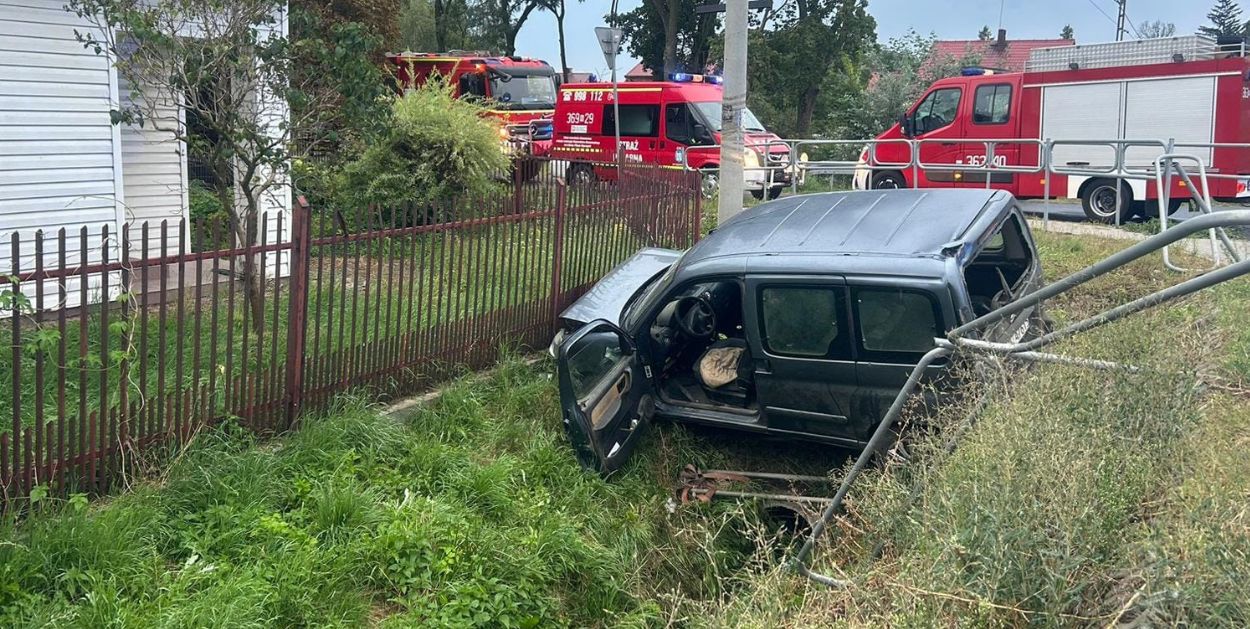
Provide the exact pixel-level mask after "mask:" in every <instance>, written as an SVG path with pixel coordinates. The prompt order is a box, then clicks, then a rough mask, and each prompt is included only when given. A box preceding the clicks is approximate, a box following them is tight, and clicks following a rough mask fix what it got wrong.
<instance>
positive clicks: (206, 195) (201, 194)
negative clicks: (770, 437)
mask: <svg viewBox="0 0 1250 629" xmlns="http://www.w3.org/2000/svg"><path fill="white" fill-rule="evenodd" d="M187 187H188V196H189V197H190V206H191V207H190V210H191V212H190V214H191V220H193V221H194V220H219V219H224V218H225V216H226V208H225V206H223V205H222V204H221V199H220V198H218V197H217V193H215V192H213V190H212V189H211V188H209V187H208V185H207V184H205V183H204V182H202V181H198V180H196V179H192V180H191V183H190V185H189V186H187Z"/></svg>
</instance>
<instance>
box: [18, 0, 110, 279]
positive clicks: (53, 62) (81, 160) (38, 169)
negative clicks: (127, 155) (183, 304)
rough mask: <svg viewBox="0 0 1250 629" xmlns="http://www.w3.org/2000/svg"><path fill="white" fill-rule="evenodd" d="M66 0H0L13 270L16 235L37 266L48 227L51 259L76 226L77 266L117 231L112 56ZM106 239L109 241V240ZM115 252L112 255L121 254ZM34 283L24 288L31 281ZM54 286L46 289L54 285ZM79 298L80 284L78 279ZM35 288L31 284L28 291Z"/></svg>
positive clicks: (70, 245)
mask: <svg viewBox="0 0 1250 629" xmlns="http://www.w3.org/2000/svg"><path fill="white" fill-rule="evenodd" d="M64 4H65V3H64V1H63V0H0V241H3V244H2V245H0V273H4V274H8V273H10V272H11V271H12V268H13V261H12V256H11V251H12V245H11V242H12V237H13V235H14V233H16V234H17V235H18V237H19V239H20V240H21V242H22V245H21V252H22V255H21V266H22V267H23V269H31V268H33V266H34V239H35V233H36V232H37V231H42V232H43V235H44V264H45V266H51V265H53V264H54V263H55V261H56V259H57V255H58V247H57V233H58V231H59V230H60V229H61V228H65V229H66V231H67V241H66V249H67V252H68V256H67V257H68V259H69V262H70V264H77V263H79V262H80V261H81V257H80V255H81V253H80V247H79V245H80V239H79V234H80V230H81V229H82V228H83V227H84V226H85V227H86V228H87V229H88V232H89V233H90V234H91V235H92V236H91V237H90V238H89V239H88V241H87V242H88V245H89V246H88V260H89V261H90V262H96V261H98V260H100V258H101V255H102V253H103V251H102V248H101V244H100V243H101V242H102V238H101V231H102V230H103V229H104V228H107V229H109V231H110V233H113V234H116V230H117V228H118V225H119V215H120V208H119V203H120V202H121V201H122V200H123V193H122V190H121V175H122V165H121V151H120V140H119V137H120V130H119V129H118V128H117V127H115V126H114V125H113V124H112V121H111V119H110V116H109V112H110V110H112V109H114V108H116V106H117V105H116V103H117V99H118V90H117V82H116V73H115V72H113V71H112V69H111V67H110V64H109V61H108V59H107V58H105V57H103V56H101V55H97V54H96V53H95V51H94V50H88V49H85V48H83V46H82V44H81V43H79V42H78V41H77V39H76V38H75V35H74V30H75V29H78V30H79V31H80V32H86V31H87V30H88V28H89V27H88V25H87V24H86V23H84V22H83V21H82V20H80V19H79V18H78V17H77V16H75V15H74V14H72V13H69V12H67V11H65V10H64ZM104 242H107V241H104ZM115 254H116V251H115V250H114V251H113V252H112V254H111V255H115ZM27 288H30V287H24V289H27ZM49 288H50V287H45V290H48V289H49ZM69 288H70V290H71V292H72V294H73V297H72V301H74V302H75V303H76V300H77V294H78V287H77V285H76V284H75V285H74V286H71V287H69ZM28 292H29V291H28Z"/></svg>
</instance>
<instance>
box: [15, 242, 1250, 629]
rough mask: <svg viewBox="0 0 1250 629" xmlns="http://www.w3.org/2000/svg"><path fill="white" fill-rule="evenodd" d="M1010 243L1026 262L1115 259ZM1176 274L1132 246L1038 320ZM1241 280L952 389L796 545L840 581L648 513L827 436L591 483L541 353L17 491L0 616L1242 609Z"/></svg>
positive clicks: (716, 442) (855, 622) (641, 466)
mask: <svg viewBox="0 0 1250 629" xmlns="http://www.w3.org/2000/svg"><path fill="white" fill-rule="evenodd" d="M1039 240H1040V241H1041V245H1042V248H1043V253H1044V264H1045V265H1046V267H1047V272H1048V275H1049V276H1050V277H1052V278H1053V277H1057V276H1059V275H1062V274H1065V273H1067V272H1070V271H1072V270H1075V269H1076V268H1079V267H1081V266H1083V265H1085V264H1087V263H1089V262H1091V261H1093V260H1096V259H1098V258H1099V257H1102V256H1104V255H1106V254H1107V253H1109V252H1110V251H1112V250H1115V249H1118V248H1120V247H1122V243H1114V242H1105V241H1099V240H1096V239H1090V238H1077V237H1067V236H1053V235H1041V236H1040V237H1039ZM1176 280H1177V277H1176V276H1175V275H1173V274H1169V273H1166V272H1164V271H1162V270H1161V265H1160V263H1159V260H1158V259H1157V258H1152V259H1149V260H1144V261H1141V262H1140V263H1137V264H1135V265H1133V266H1132V267H1131V268H1130V270H1128V271H1126V272H1124V273H1120V274H1117V275H1115V276H1111V277H1107V278H1103V279H1100V280H1097V281H1095V282H1094V283H1092V284H1090V285H1089V286H1087V287H1086V288H1084V289H1082V290H1080V291H1079V292H1077V293H1075V294H1073V295H1071V296H1069V297H1066V298H1064V299H1062V300H1059V301H1058V302H1056V303H1055V304H1053V306H1052V308H1051V313H1052V314H1053V315H1054V316H1055V317H1056V318H1057V319H1059V320H1061V321H1071V320H1074V319H1076V318H1078V317H1081V316H1083V315H1087V314H1089V313H1092V312H1094V311H1096V310H1097V309H1100V308H1103V307H1106V306H1107V305H1110V304H1114V303H1117V302H1119V301H1121V300H1123V299H1124V298H1126V297H1128V296H1130V295H1138V294H1141V293H1143V292H1145V291H1147V290H1150V289H1152V288H1156V287H1159V286H1162V285H1164V284H1169V283H1172V282H1175V281H1176ZM1248 298H1250V283H1247V282H1246V281H1244V280H1243V281H1239V282H1237V283H1234V284H1229V285H1226V286H1223V287H1221V288H1220V289H1218V290H1216V291H1212V292H1209V293H1205V294H1203V295H1200V296H1198V297H1195V298H1193V299H1189V300H1186V301H1184V302H1180V303H1177V304H1173V305H1172V306H1169V307H1167V308H1164V309H1159V310H1156V311H1152V312H1150V313H1148V314H1145V315H1143V316H1140V317H1137V318H1133V319H1129V320H1126V321H1123V322H1120V323H1116V324H1113V325H1111V326H1108V327H1107V328H1104V329H1102V330H1100V331H1098V332H1096V333H1094V334H1091V335H1088V336H1085V337H1082V338H1080V339H1075V340H1073V341H1070V342H1067V343H1065V344H1063V346H1061V347H1059V348H1057V349H1058V350H1059V351H1063V352H1066V353H1071V354H1075V355H1083V356H1093V357H1100V358H1111V359H1118V360H1128V361H1131V362H1134V363H1136V364H1139V365H1142V366H1144V367H1147V368H1148V369H1147V371H1146V372H1144V373H1142V374H1139V375H1126V374H1121V373H1105V372H1090V371H1085V370H1079V369H1074V368H1067V367H1054V366H1048V367H1038V368H1034V369H1031V370H1025V371H1020V370H1012V371H1005V372H999V371H996V370H992V371H991V372H990V375H989V376H987V377H985V378H983V379H982V380H979V381H977V382H973V383H970V384H969V385H968V386H969V389H968V393H969V395H968V396H965V397H966V400H965V401H964V402H958V403H952V404H950V405H948V406H944V407H943V408H942V409H940V411H939V413H938V415H937V416H936V417H935V418H933V419H932V420H931V422H930V423H929V424H928V426H927V428H926V429H923V430H921V429H918V430H915V431H914V432H913V433H912V436H911V438H910V441H909V443H908V448H909V451H910V453H911V462H910V464H908V465H905V466H903V465H888V466H884V467H876V468H873V469H871V470H870V471H869V472H868V473H867V474H866V476H865V477H864V478H863V479H861V481H860V482H859V483H858V484H857V485H856V486H855V487H854V488H853V489H852V491H851V494H850V498H849V502H848V510H847V513H846V515H845V517H844V518H843V519H841V520H839V522H838V524H837V526H836V527H835V530H834V531H833V532H832V535H831V536H830V537H828V538H826V540H825V542H824V543H823V544H822V545H821V547H820V548H819V550H818V553H817V558H816V567H817V568H818V569H820V570H823V571H826V572H829V573H832V574H836V575H841V576H845V577H849V578H852V579H853V581H854V585H853V587H851V588H850V589H848V590H845V591H842V590H828V589H824V588H820V587H817V586H813V585H812V584H810V583H809V582H807V581H805V580H803V579H801V578H799V577H797V576H796V575H794V574H793V573H792V572H790V571H788V570H786V569H785V568H784V567H783V563H782V562H783V559H784V557H785V556H786V554H787V553H788V552H790V551H792V550H793V547H792V546H788V545H787V544H788V542H787V541H786V540H785V539H784V538H777V537H775V536H774V535H773V530H772V528H771V527H772V526H774V525H773V524H771V523H769V522H768V521H766V520H764V519H762V518H761V517H759V515H758V514H757V512H756V511H755V509H754V508H753V506H752V505H737V504H733V503H728V502H717V503H714V504H713V505H710V506H701V505H697V506H679V507H677V508H675V509H673V510H672V512H670V509H669V508H668V505H667V501H668V497H669V495H670V492H671V487H672V484H673V482H674V479H675V476H676V473H677V470H678V469H679V468H680V466H681V465H682V464H685V463H691V462H693V463H696V464H697V465H699V466H700V467H703V468H705V469H707V468H714V467H720V468H729V469H735V468H736V469H767V470H770V471H792V472H799V473H820V472H821V471H823V470H825V469H828V468H829V467H831V466H832V467H837V466H838V465H841V464H842V462H843V461H845V458H844V456H842V453H839V452H838V451H833V450H828V449H823V448H816V447H809V446H803V445H801V444H792V443H782V444H761V443H760V442H758V440H754V439H751V440H744V439H741V437H737V436H735V435H731V434H726V435H720V434H715V433H711V432H708V431H693V430H687V429H683V428H680V427H673V426H667V425H661V426H659V427H658V429H657V430H655V431H653V432H652V433H651V435H650V436H648V437H647V439H646V440H645V442H644V443H643V444H642V445H641V446H640V447H639V449H638V451H637V455H636V458H635V459H634V460H633V461H632V462H631V463H630V464H629V465H627V466H626V468H625V469H623V470H622V471H621V472H619V473H618V474H617V475H615V476H614V477H613V478H611V479H609V480H607V481H604V480H602V479H599V478H597V477H594V476H591V475H588V474H585V473H583V472H582V471H581V470H580V469H578V468H577V466H576V464H575V463H574V459H573V456H572V453H571V451H570V450H569V448H568V446H567V445H566V443H565V440H564V437H563V435H562V432H561V428H560V423H559V422H560V420H559V409H558V406H557V402H556V395H555V391H554V386H553V384H552V381H551V380H550V376H549V375H548V374H549V370H550V368H551V366H550V364H548V363H540V364H538V365H537V366H526V365H525V364H523V363H519V362H517V361H515V360H509V361H506V362H505V363H504V364H503V365H502V366H501V367H500V368H499V369H498V370H497V371H496V372H494V373H492V374H489V375H486V376H482V377H476V378H468V379H465V380H463V381H460V382H458V383H456V384H455V385H453V386H452V387H451V388H450V389H449V390H448V391H447V393H446V394H445V395H443V396H442V397H441V398H439V399H438V400H437V401H435V402H433V403H432V404H430V405H429V406H427V407H424V408H421V409H419V410H416V411H414V412H411V413H409V414H407V415H405V416H403V417H399V418H397V419H390V418H384V417H379V416H378V415H377V414H376V413H375V412H374V411H373V410H371V409H369V408H367V407H365V406H363V405H362V404H360V403H359V402H344V403H343V405H342V406H341V407H339V408H337V409H335V410H334V411H333V412H331V413H328V414H326V415H325V416H322V417H317V418H315V419H309V420H308V421H307V422H306V424H305V426H304V427H303V429H302V430H301V431H300V432H298V433H297V434H294V435H292V436H290V437H287V438H284V439H282V440H279V441H276V442H272V443H269V444H256V443H254V442H253V441H252V438H251V437H249V436H247V434H246V433H245V432H244V431H242V430H239V429H236V428H233V427H232V426H230V425H227V426H226V427H224V428H223V429H221V430H218V431H214V432H212V433H209V434H205V435H203V436H201V438H200V439H199V442H198V443H197V444H196V445H195V447H193V448H192V449H191V450H190V451H189V452H188V453H186V454H185V455H184V456H182V457H181V458H180V459H179V460H178V461H177V462H176V463H175V464H174V465H173V466H172V467H171V468H170V469H169V471H168V473H167V474H165V475H163V476H162V477H161V478H159V479H156V480H154V481H152V482H145V483H141V484H139V485H137V486H136V487H135V488H134V489H133V490H132V491H130V492H128V493H125V494H123V495H121V496H119V497H116V498H114V499H111V500H109V501H107V502H102V503H100V504H97V505H95V506H88V505H87V504H86V503H85V501H83V500H80V499H75V500H71V501H69V502H68V503H63V502H61V501H56V500H52V499H50V498H44V499H43V500H41V501H40V502H38V503H36V504H35V511H36V513H34V514H33V515H31V516H30V517H28V518H27V519H26V520H25V521H23V522H20V523H12V522H10V523H8V524H7V525H6V526H5V529H4V530H3V532H0V624H5V625H13V626H31V625H43V624H57V625H67V626H102V625H107V624H115V625H127V626H129V625H133V626H149V625H165V626H173V625H177V626H183V625H207V624H214V625H222V626H236V625H243V626H250V625H256V626H272V625H281V626H291V625H318V626H322V625H352V626H355V625H361V624H370V625H380V626H388V627H390V626H394V627H408V626H560V625H565V626H578V627H581V626H666V625H680V626H746V627H770V628H771V627H778V626H830V625H834V626H856V627H859V626H914V627H928V626H934V625H940V626H964V625H974V626H1019V625H1026V624H1028V625H1033V624H1036V625H1043V626H1072V625H1082V626H1083V625H1101V626H1106V625H1109V624H1115V623H1124V624H1127V623H1130V622H1133V621H1137V622H1141V623H1144V624H1150V625H1175V624H1188V625H1192V626H1204V627H1205V626H1230V627H1238V626H1245V625H1246V624H1247V622H1248V621H1250V603H1248V602H1247V601H1250V585H1248V584H1250V561H1247V560H1248V559H1250V525H1247V520H1246V517H1247V516H1246V511H1245V497H1246V496H1247V495H1250V464H1248V463H1247V459H1246V457H1245V456H1244V450H1245V447H1246V437H1245V435H1246V434H1247V429H1250V413H1248V412H1247V411H1246V408H1247V407H1246V389H1247V385H1248V384H1250V331H1247V330H1246V328H1245V325H1244V321H1245V318H1246V314H1247V312H1246V310H1247V308H1246V303H1247V299H1248ZM1199 376H1200V377H1201V380H1202V381H1204V382H1207V383H1211V386H1207V387H1199V388H1195V387H1194V386H1193V384H1194V383H1195V381H1196V380H1197V379H1198V377H1199ZM979 392H985V393H988V394H989V395H990V403H989V404H988V406H987V407H986V409H985V410H984V412H983V413H982V414H981V415H980V416H979V421H978V422H977V423H975V424H974V425H973V427H972V428H970V429H969V430H967V431H966V432H965V433H963V435H962V437H961V438H960V441H959V447H958V448H957V449H956V450H955V451H954V452H953V453H948V452H947V451H946V450H945V449H944V448H943V447H942V446H943V444H944V443H945V442H946V440H947V439H948V438H949V437H950V436H951V435H952V434H953V433H952V431H953V430H955V428H954V426H955V425H957V424H959V423H962V422H963V420H964V418H965V415H966V412H967V407H968V405H969V404H971V398H972V397H973V396H974V394H977V393H979ZM913 491H915V492H916V495H917V499H916V500H915V502H914V503H913V502H911V501H910V500H908V497H909V495H910V494H911V493H912V492H913ZM879 542H880V543H882V553H881V558H880V559H879V560H877V561H869V560H868V559H867V557H869V556H870V553H871V551H872V549H873V548H874V546H876V545H877V544H878V543H879Z"/></svg>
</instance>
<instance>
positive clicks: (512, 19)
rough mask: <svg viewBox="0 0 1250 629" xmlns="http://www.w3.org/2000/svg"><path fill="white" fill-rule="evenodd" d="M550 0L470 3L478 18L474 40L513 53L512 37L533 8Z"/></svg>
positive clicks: (481, 1)
mask: <svg viewBox="0 0 1250 629" xmlns="http://www.w3.org/2000/svg"><path fill="white" fill-rule="evenodd" d="M435 1H436V2H437V1H438V0H435ZM549 2H550V0H479V1H478V2H476V3H474V5H473V7H474V13H475V14H480V17H478V18H477V19H475V20H474V22H475V23H476V24H477V27H476V31H477V39H478V40H479V41H480V42H481V43H482V44H483V45H485V46H486V47H487V48H489V49H490V50H493V51H502V53H503V54H504V55H513V54H516V36H517V33H519V32H521V27H522V26H525V22H526V20H528V19H529V17H530V15H532V14H533V13H534V11H536V10H539V9H542V8H543V7H544V6H546V5H547V4H548V3H549Z"/></svg>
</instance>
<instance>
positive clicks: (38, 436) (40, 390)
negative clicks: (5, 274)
mask: <svg viewBox="0 0 1250 629" xmlns="http://www.w3.org/2000/svg"><path fill="white" fill-rule="evenodd" d="M35 270H36V271H42V270H43V230H38V231H36V232H35ZM43 309H44V303H43V282H35V312H36V313H39V314H42V313H43ZM43 355H44V348H42V347H36V348H35V423H34V427H35V431H36V432H35V484H36V485H38V484H42V483H44V482H46V481H47V469H48V468H47V465H46V461H47V452H45V448H46V447H47V446H46V444H45V443H44V441H43V435H44V430H43V427H44V423H45V422H44V413H43V403H44V396H45V395H47V391H46V390H45V389H44V387H43V362H44V358H43ZM16 380H17V379H16V378H14V381H16ZM16 399H17V398H16V397H14V400H15V401H16ZM15 403H16V402H15Z"/></svg>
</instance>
